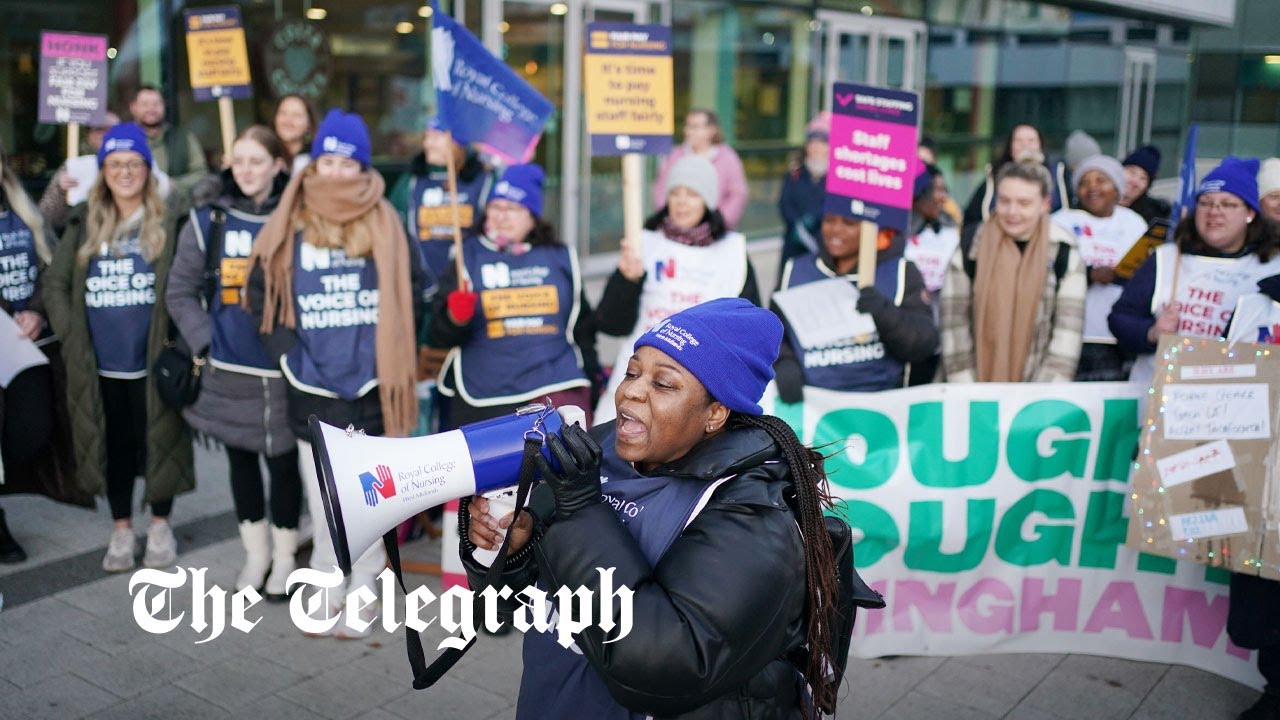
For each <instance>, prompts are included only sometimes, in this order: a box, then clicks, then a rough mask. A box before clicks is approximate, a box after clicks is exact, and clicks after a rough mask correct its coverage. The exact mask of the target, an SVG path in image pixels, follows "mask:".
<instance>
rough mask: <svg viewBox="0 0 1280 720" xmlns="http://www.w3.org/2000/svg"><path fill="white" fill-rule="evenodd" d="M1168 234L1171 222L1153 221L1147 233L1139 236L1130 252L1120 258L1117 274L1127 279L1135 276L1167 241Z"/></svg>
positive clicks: (1117, 264)
mask: <svg viewBox="0 0 1280 720" xmlns="http://www.w3.org/2000/svg"><path fill="white" fill-rule="evenodd" d="M1168 235H1169V223H1167V222H1165V221H1163V220H1157V221H1155V222H1154V223H1152V225H1151V227H1150V228H1148V229H1147V232H1146V234H1145V235H1143V236H1142V237H1140V238H1138V241H1137V242H1135V243H1134V244H1133V247H1131V248H1129V252H1126V253H1125V254H1124V257H1122V258H1120V262H1118V263H1116V275H1118V276H1120V277H1122V278H1124V279H1126V280H1128V279H1129V278H1131V277H1133V274H1134V273H1135V272H1137V271H1138V268H1139V267H1142V263H1144V262H1146V261H1147V258H1148V257H1150V255H1151V253H1153V252H1155V251H1156V248H1158V247H1160V246H1161V245H1163V244H1164V243H1165V240H1166V238H1167V237H1168Z"/></svg>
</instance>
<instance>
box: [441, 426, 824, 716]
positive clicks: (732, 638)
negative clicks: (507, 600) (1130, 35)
mask: <svg viewBox="0 0 1280 720" xmlns="http://www.w3.org/2000/svg"><path fill="white" fill-rule="evenodd" d="M613 430H614V424H613V423H607V424H605V425H601V426H599V427H596V428H594V429H593V430H592V433H591V434H592V436H593V437H595V439H596V440H597V441H599V442H601V443H602V445H603V447H604V451H605V453H606V455H607V454H611V453H613V452H614V448H613V443H612V437H613ZM778 457H779V449H778V447H777V445H776V444H775V443H774V441H773V440H772V439H771V438H770V437H769V436H768V435H767V434H766V433H765V432H764V431H762V430H758V429H738V430H731V431H728V432H724V433H721V434H719V435H716V436H715V437H712V438H710V439H708V440H706V441H704V442H702V443H700V444H699V445H697V446H695V447H694V448H693V449H692V450H691V451H690V452H689V454H687V455H686V456H685V457H683V458H681V459H680V460H677V461H675V462H672V463H670V464H668V465H666V466H664V467H661V468H658V469H657V470H655V471H654V472H653V473H652V474H653V475H654V476H664V475H670V476H681V477H689V478H697V479H703V480H714V479H718V478H724V477H728V476H735V475H736V477H733V479H732V480H731V481H729V482H726V483H724V484H723V485H721V486H720V487H719V488H718V489H717V490H716V491H715V493H714V494H713V495H712V497H711V500H710V502H709V503H708V504H707V506H706V507H705V508H704V509H703V510H702V512H701V513H699V514H698V515H697V517H696V518H695V519H694V520H693V522H691V523H690V524H689V526H688V527H687V528H685V530H684V532H683V533H682V534H681V535H680V537H679V538H677V539H676V540H675V542H674V543H673V544H672V545H671V547H670V548H669V549H668V550H667V552H666V554H665V555H663V557H662V559H661V560H660V561H659V562H658V564H657V565H656V566H652V565H650V564H649V562H648V561H647V560H646V559H645V557H644V555H643V554H642V553H641V550H640V547H639V545H638V544H637V543H636V541H635V540H634V539H633V538H632V536H631V534H630V533H629V532H628V531H627V529H626V528H625V527H624V526H623V524H622V522H621V521H620V520H619V518H618V516H617V515H616V514H615V512H614V510H613V509H612V507H611V506H609V505H607V504H603V503H602V504H600V505H597V506H594V507H591V508H588V509H585V510H581V511H579V512H577V513H574V514H573V515H572V516H570V517H569V518H567V519H565V520H559V521H555V520H554V519H552V521H551V522H550V523H548V524H546V525H541V524H540V526H539V528H538V532H539V534H540V535H541V537H540V539H539V540H537V542H536V544H534V546H533V552H532V553H528V552H521V553H519V554H518V555H517V556H516V557H514V558H513V559H512V560H513V561H514V562H509V563H508V568H507V569H506V571H505V572H504V577H503V578H502V579H501V580H500V585H501V584H506V585H507V586H508V587H510V588H512V589H514V590H518V589H520V588H523V587H526V586H528V585H532V584H533V583H534V581H536V580H539V579H540V580H541V583H542V587H543V588H544V589H545V590H546V591H547V592H548V594H551V593H554V592H555V591H556V590H557V589H559V588H560V587H568V588H570V589H576V588H579V587H585V588H587V589H589V590H591V591H592V593H593V597H599V595H598V593H599V592H600V575H599V573H598V572H597V570H596V568H601V567H603V568H608V567H613V568H615V571H614V574H613V582H614V583H615V586H616V585H619V584H621V585H625V586H626V587H629V588H631V589H632V590H633V591H634V593H635V595H634V597H633V610H634V615H633V617H634V618H635V620H634V626H633V629H632V631H631V633H630V634H629V635H627V636H626V637H625V638H623V639H621V640H618V641H616V642H612V643H609V644H605V642H604V641H605V639H606V636H605V634H604V633H602V632H601V631H600V629H599V628H595V627H592V628H589V629H587V630H585V631H583V632H582V633H580V634H578V635H576V636H575V640H576V641H577V646H578V647H579V648H580V649H581V650H582V652H583V654H584V655H585V657H586V658H587V660H588V661H589V662H590V663H591V666H592V667H593V668H594V669H595V671H596V672H597V673H598V674H599V676H600V677H601V679H603V681H604V683H605V685H606V686H607V687H608V689H609V692H610V693H611V694H612V695H613V697H614V699H615V700H617V701H618V703H620V704H621V705H622V706H624V707H626V708H627V709H629V710H631V711H633V712H637V713H643V714H649V715H653V716H654V717H660V718H668V717H680V718H698V719H699V720H701V719H705V718H769V719H772V718H798V717H800V709H799V691H800V688H799V680H798V679H799V674H798V672H797V670H796V667H795V666H794V665H793V664H792V663H790V662H788V661H787V660H785V659H783V658H784V657H785V656H786V654H787V653H788V652H789V651H791V650H793V649H795V648H797V647H799V646H800V645H801V644H802V643H803V642H804V622H803V615H804V607H805V573H804V548H803V545H802V542H801V537H800V532H799V530H798V527H797V525H796V518H795V515H794V514H793V513H792V511H791V509H790V508H789V507H788V505H787V502H786V500H785V496H786V495H787V493H788V492H789V490H790V483H789V481H788V479H789V475H790V470H789V469H788V466H787V465H786V463H785V462H769V463H767V464H766V461H769V460H776V459H777V458H778ZM617 481H618V478H614V479H613V480H612V482H617ZM623 482H625V480H623ZM534 496H535V499H534V501H533V503H532V504H533V505H535V515H544V516H545V515H546V514H547V513H546V512H545V511H543V512H539V510H538V509H537V508H541V507H549V506H550V504H551V499H550V492H549V491H548V488H546V487H545V486H539V487H538V488H536V489H535V492H534ZM471 549H472V547H471V546H470V543H469V542H468V541H467V540H466V539H465V537H464V540H463V562H464V564H465V565H466V567H467V571H468V575H469V576H470V577H471V578H472V582H473V586H474V584H475V583H476V582H477V581H478V580H479V578H480V577H481V576H482V575H483V572H484V570H485V568H484V567H482V566H480V565H478V564H477V563H476V562H475V561H474V560H473V559H472V558H471V556H470V552H469V551H470V550H471ZM535 558H536V561H535ZM512 565H514V567H512ZM522 710H523V711H524V712H525V713H527V712H528V711H529V710H530V709H529V708H523V709H522Z"/></svg>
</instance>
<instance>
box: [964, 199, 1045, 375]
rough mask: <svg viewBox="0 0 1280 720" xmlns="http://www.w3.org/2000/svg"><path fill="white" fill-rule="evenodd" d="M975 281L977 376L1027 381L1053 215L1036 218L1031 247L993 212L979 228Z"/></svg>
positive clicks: (974, 313)
mask: <svg viewBox="0 0 1280 720" xmlns="http://www.w3.org/2000/svg"><path fill="white" fill-rule="evenodd" d="M978 243H979V244H978V256H977V264H978V268H977V277H976V278H974V286H973V337H974V353H975V356H976V357H975V360H976V361H977V379H978V382H1022V380H1023V371H1024V370H1025V368H1026V365H1027V355H1028V353H1029V352H1030V351H1031V340H1032V337H1033V336H1034V335H1035V323H1036V312H1037V310H1038V309H1039V307H1040V295H1041V293H1042V292H1043V291H1044V281H1045V273H1046V265H1045V263H1046V262H1047V260H1046V258H1047V257H1048V255H1047V253H1048V247H1049V219H1048V218H1047V217H1045V218H1041V219H1040V222H1039V223H1037V224H1036V228H1035V230H1034V231H1033V232H1032V234H1031V238H1030V240H1029V241H1028V242H1027V244H1026V247H1025V248H1022V249H1019V248H1018V243H1017V241H1016V240H1015V239H1014V238H1012V237H1010V236H1009V235H1006V234H1005V232H1004V231H1003V230H1002V229H1001V228H1000V224H999V223H998V222H997V221H996V220H995V218H992V219H991V220H988V221H987V222H985V223H983V224H982V227H981V228H980V229H979V230H978Z"/></svg>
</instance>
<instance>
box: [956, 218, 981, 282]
mask: <svg viewBox="0 0 1280 720" xmlns="http://www.w3.org/2000/svg"><path fill="white" fill-rule="evenodd" d="M979 227H981V226H980V225H970V226H969V227H967V228H965V230H964V231H963V232H961V233H960V262H961V263H962V264H963V265H964V274H965V275H968V276H969V282H973V278H974V277H975V276H977V274H978V261H977V259H975V258H973V257H971V253H970V250H972V249H973V238H974V236H976V235H977V234H978V228H979Z"/></svg>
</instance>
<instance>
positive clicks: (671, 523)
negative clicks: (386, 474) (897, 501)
mask: <svg viewBox="0 0 1280 720" xmlns="http://www.w3.org/2000/svg"><path fill="white" fill-rule="evenodd" d="M781 341H782V324H781V323H780V322H779V321H778V319H777V317H776V316H775V315H774V314H773V313H770V312H769V311H767V310H763V309H761V308H758V307H756V306H754V305H752V304H751V303H749V302H748V301H746V300H743V299H741V298H724V299H719V300H712V301H710V302H707V303H704V304H702V305H697V306H694V307H692V308H689V309H687V310H685V311H683V312H680V313H677V314H675V315H672V316H671V317H669V318H667V319H666V320H664V321H663V322H660V323H658V324H657V325H656V326H655V327H654V328H653V329H652V330H650V331H648V332H647V333H645V334H643V335H641V336H640V338H638V339H637V340H636V342H635V343H634V345H633V347H632V349H633V354H632V355H631V356H630V357H629V358H628V360H627V364H626V366H625V367H623V368H619V369H618V372H620V373H622V374H623V380H622V383H621V384H620V385H619V386H618V390H617V392H616V393H615V394H614V397H613V400H614V404H615V410H616V414H617V420H616V421H614V422H609V423H605V424H603V425H600V426H597V427H595V428H593V429H592V430H591V433H590V434H589V435H588V433H587V432H585V431H584V430H583V429H582V428H580V427H578V426H576V425H569V426H566V427H565V428H564V429H563V430H562V431H561V432H560V434H559V435H552V436H549V437H548V438H547V445H548V447H549V451H550V453H551V455H552V456H553V457H554V458H555V460H556V467H555V468H553V467H552V464H551V463H548V462H547V461H546V459H545V458H543V457H541V456H540V455H539V456H537V457H536V460H535V462H536V464H537V465H538V469H539V472H540V474H541V477H542V479H543V480H544V483H542V484H540V485H538V486H537V487H535V489H534V491H533V497H532V499H531V501H530V503H529V507H530V508H532V509H533V510H532V515H530V514H528V513H522V514H521V515H520V519H519V520H518V521H517V522H516V523H515V524H514V525H512V524H510V517H509V516H504V517H494V516H492V515H490V514H489V512H490V507H491V506H490V505H489V503H488V501H487V500H486V499H485V498H483V497H477V498H474V499H471V500H470V501H469V502H468V508H467V512H466V513H465V514H464V515H462V518H463V519H464V521H467V525H466V527H464V528H463V531H464V532H465V533H466V534H465V536H464V541H463V544H462V547H461V553H462V557H463V562H464V564H465V565H466V568H467V571H468V575H469V576H470V577H471V578H472V581H473V582H474V581H475V579H477V578H478V577H479V575H480V574H481V573H483V571H484V570H485V568H484V567H483V566H482V565H481V564H480V563H479V562H478V561H477V560H476V559H475V557H474V556H473V550H474V549H475V548H477V547H478V548H482V549H494V548H496V547H498V543H500V542H501V540H502V538H501V536H500V533H499V527H500V524H501V527H504V528H507V529H508V530H509V532H510V533H511V538H510V543H511V544H510V552H511V555H510V556H509V557H508V558H507V559H506V564H505V566H504V569H503V570H504V572H503V576H502V581H501V582H502V584H503V585H506V586H508V587H511V588H524V587H527V586H529V585H530V584H535V583H536V584H537V585H538V586H539V587H540V588H541V589H542V590H543V591H545V592H546V593H547V595H548V597H550V596H553V595H557V594H558V593H560V592H561V591H562V590H563V591H565V592H573V591H579V589H580V588H581V589H585V590H586V591H587V592H589V593H591V597H592V598H597V597H599V595H598V593H600V592H602V585H603V584H604V581H603V580H602V574H603V573H602V572H601V570H598V569H597V568H600V569H612V582H613V587H615V588H616V587H618V586H625V587H626V588H628V589H629V590H630V591H631V592H632V593H634V594H633V595H632V599H631V603H632V608H631V609H632V612H631V613H630V616H631V619H632V620H633V624H632V625H631V626H629V627H628V629H629V632H628V633H626V634H625V636H622V632H621V624H622V622H625V619H620V618H615V620H614V625H613V628H612V629H610V630H608V631H605V630H602V629H600V628H599V627H592V628H589V629H587V630H584V631H582V632H577V633H574V635H573V641H574V642H573V643H572V644H571V645H570V646H569V647H564V646H562V645H561V644H560V643H559V642H558V641H557V636H556V630H555V627H554V623H552V625H551V627H550V628H549V629H548V631H546V632H540V631H539V629H538V626H533V627H530V629H529V630H528V631H527V633H526V635H525V641H524V653H523V657H524V664H523V676H522V678H521V683H520V697H519V701H518V704H517V706H516V717H517V718H518V719H524V718H578V717H583V718H586V717H590V718H598V719H603V720H639V719H640V718H643V717H647V716H650V717H699V718H702V717H705V718H743V717H749V718H757V717H759V718H800V717H816V716H817V713H816V711H815V708H814V704H816V705H817V706H818V707H819V708H821V709H822V711H823V712H826V713H834V710H835V708H834V701H835V698H836V694H837V690H838V686H839V680H838V675H836V676H835V677H836V679H833V678H832V674H831V672H832V671H833V670H834V669H836V668H838V667H842V665H841V664H840V663H842V662H843V659H840V660H836V659H835V658H834V657H833V656H834V655H836V654H838V653H837V652H836V651H834V649H833V648H836V647H839V646H840V642H841V640H840V638H841V637H843V638H847V637H848V634H847V633H848V632H850V631H851V627H848V628H840V627H839V624H838V622H837V621H836V619H835V617H834V615H833V614H828V613H829V612H830V611H831V610H832V609H834V608H833V605H832V603H834V602H835V600H836V597H837V593H836V588H835V587H834V583H833V581H834V578H835V575H836V564H835V560H834V559H833V557H832V556H831V554H830V553H831V550H830V548H831V545H830V543H829V542H828V538H827V533H826V530H825V529H824V526H823V520H822V515H821V513H822V507H823V504H822V501H821V499H820V497H819V496H820V494H821V492H822V488H823V486H824V485H825V484H826V478H825V475H824V474H823V471H822V459H821V456H819V455H817V454H816V453H814V452H813V451H811V450H809V449H807V448H805V447H804V446H803V445H801V444H800V441H799V440H798V439H797V438H796V436H795V433H794V432H793V431H792V430H791V429H790V428H789V427H788V426H787V425H786V423H784V422H782V421H781V420H779V419H778V418H776V417H769V416H765V415H763V409H762V408H761V407H760V404H759V400H760V397H761V395H762V394H763V393H764V390H765V385H766V384H767V383H768V382H769V380H770V379H771V378H772V376H773V370H772V364H773V361H774V359H775V358H776V357H777V351H778V346H779V343H780V342H781ZM473 587H474V585H473ZM518 602H519V601H518V599H517V600H513V601H511V603H510V606H509V607H508V609H511V610H513V611H514V610H515V606H516V604H517V603H518ZM613 605H614V607H618V606H619V603H618V602H616V601H615V602H614V603H613ZM526 612H527V611H526ZM558 612H560V613H562V614H563V613H565V612H566V608H564V607H560V608H558ZM547 619H548V618H528V617H526V620H528V621H529V622H530V623H538V624H539V625H541V623H542V622H543V621H545V620H547ZM594 621H597V622H598V621H600V618H599V617H598V616H596V617H595V618H594ZM837 672H838V671H837ZM810 700H812V701H813V703H810V702H808V701H810ZM806 705H807V706H808V708H807V709H808V712H806Z"/></svg>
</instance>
